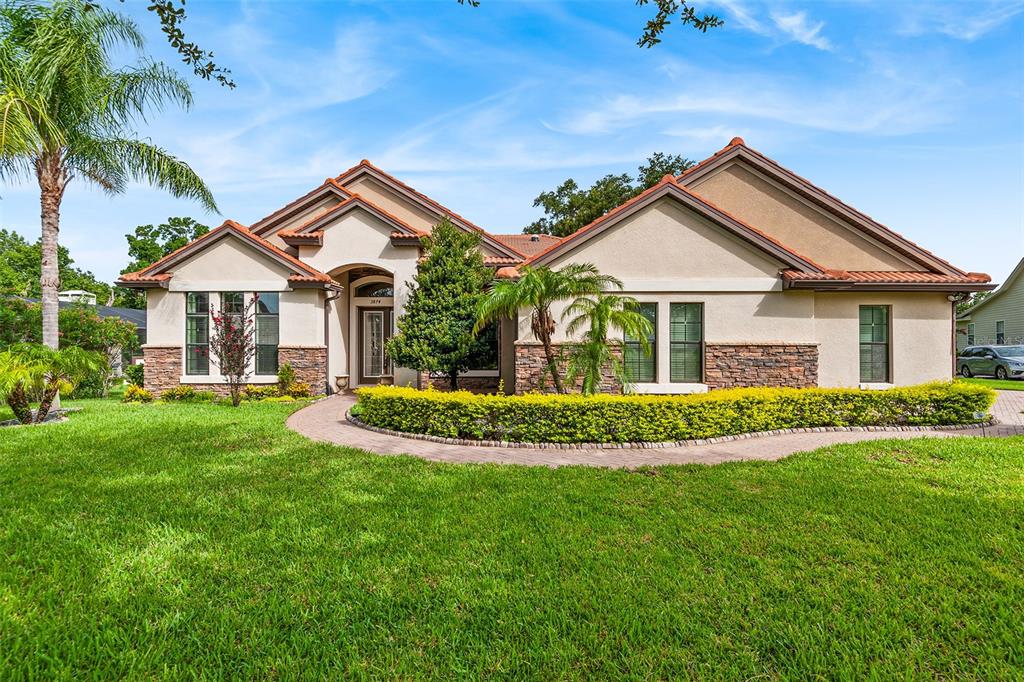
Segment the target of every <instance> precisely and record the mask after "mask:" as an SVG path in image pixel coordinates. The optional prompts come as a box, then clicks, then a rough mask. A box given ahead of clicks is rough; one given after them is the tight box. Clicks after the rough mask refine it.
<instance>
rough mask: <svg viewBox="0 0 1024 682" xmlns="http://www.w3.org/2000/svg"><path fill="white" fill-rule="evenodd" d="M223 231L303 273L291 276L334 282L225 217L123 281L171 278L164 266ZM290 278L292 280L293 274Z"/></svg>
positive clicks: (129, 274) (123, 276) (122, 276)
mask: <svg viewBox="0 0 1024 682" xmlns="http://www.w3.org/2000/svg"><path fill="white" fill-rule="evenodd" d="M224 232H231V233H232V234H235V235H238V236H239V237H242V238H243V239H248V240H249V241H251V242H253V243H254V244H256V245H258V246H260V247H261V248H263V249H265V250H267V251H270V252H272V253H273V254H274V255H275V256H277V257H278V258H280V259H281V260H283V261H285V262H287V263H288V264H289V265H290V266H292V267H293V268H294V269H295V270H296V271H297V272H299V273H301V274H299V275H293V276H292V277H296V278H299V281H317V282H323V283H325V284H326V283H333V282H334V280H333V279H332V278H331V276H330V275H327V274H325V273H323V272H320V271H319V270H317V269H316V268H314V267H311V266H309V265H307V264H306V263H304V262H302V261H301V260H299V259H298V258H296V257H295V256H293V255H291V254H290V253H288V252H287V251H285V250H283V249H281V248H279V247H277V246H275V245H274V244H272V243H270V242H268V241H267V240H266V239H264V238H263V237H260V236H258V235H255V234H253V233H252V232H251V231H249V229H248V228H247V227H245V226H244V225H240V224H239V223H236V222H235V221H233V220H225V221H224V222H223V223H222V224H221V225H220V226H218V227H216V228H214V229H212V230H210V231H209V232H207V233H206V234H204V235H203V236H201V237H199V238H198V239H195V240H193V241H192V242H190V243H188V244H186V245H185V246H182V247H181V248H180V249H176V250H174V251H172V252H171V253H169V254H167V255H166V256H164V257H163V258H161V259H160V260H158V261H157V262H155V263H153V264H152V265H150V266H148V267H146V268H143V269H142V270H139V271H137V272H129V273H125V274H124V275H121V277H120V280H121V281H125V282H162V281H166V280H168V279H170V278H171V277H172V275H173V272H161V269H162V268H163V267H164V266H165V265H166V264H168V263H169V262H170V261H173V260H174V259H175V258H177V257H178V256H180V255H182V254H183V253H186V252H188V251H198V250H200V249H201V245H202V244H204V243H206V242H208V241H212V240H214V238H215V237H218V236H220V235H222V234H223V233H224ZM289 279H291V277H290V278H289Z"/></svg>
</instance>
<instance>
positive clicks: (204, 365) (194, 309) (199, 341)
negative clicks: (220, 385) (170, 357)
mask: <svg viewBox="0 0 1024 682" xmlns="http://www.w3.org/2000/svg"><path fill="white" fill-rule="evenodd" d="M209 373H210V295H209V294H207V293H193V292H189V293H188V294H186V295H185V374H209Z"/></svg>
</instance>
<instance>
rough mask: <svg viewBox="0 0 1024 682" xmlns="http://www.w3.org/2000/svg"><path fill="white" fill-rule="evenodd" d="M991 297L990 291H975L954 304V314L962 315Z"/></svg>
mask: <svg viewBox="0 0 1024 682" xmlns="http://www.w3.org/2000/svg"><path fill="white" fill-rule="evenodd" d="M991 295H992V292H991V291H975V292H973V293H970V294H967V296H965V297H964V298H962V299H960V300H959V301H957V302H956V314H957V315H963V314H964V313H966V312H967V311H968V310H970V309H971V308H973V307H974V306H976V305H978V304H979V303H981V302H982V301H984V300H985V299H986V298H988V297H989V296H991Z"/></svg>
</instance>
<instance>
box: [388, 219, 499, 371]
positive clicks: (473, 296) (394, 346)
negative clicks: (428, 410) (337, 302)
mask: <svg viewBox="0 0 1024 682" xmlns="http://www.w3.org/2000/svg"><path fill="white" fill-rule="evenodd" d="M479 241H480V237H479V236H477V235H475V234H469V233H467V232H465V231H463V230H460V229H459V228H458V227H456V226H455V225H453V224H452V223H451V221H449V220H448V219H447V218H445V219H444V220H442V221H441V222H440V223H439V224H438V225H437V226H436V227H434V229H433V231H432V233H431V235H430V236H429V237H426V238H424V240H423V246H424V249H425V250H426V254H425V255H426V257H425V258H424V260H423V262H422V263H420V266H419V268H418V270H417V272H416V278H415V280H414V281H412V282H409V283H408V286H409V290H410V294H409V301H408V302H407V303H406V305H405V313H404V315H402V317H401V319H399V320H398V334H397V335H396V336H395V337H394V338H392V339H391V340H390V341H389V342H388V354H389V355H390V356H391V359H392V360H393V361H394V362H396V363H397V364H399V365H401V366H403V367H409V368H411V369H415V370H417V371H420V372H436V373H442V374H444V375H446V376H447V377H448V380H449V383H450V386H451V388H453V389H455V388H457V387H458V375H459V372H462V371H464V370H467V369H472V368H473V365H474V364H477V363H479V362H485V363H486V362H487V358H488V355H489V354H492V355H493V351H494V346H493V344H494V343H495V337H494V336H493V334H490V333H487V334H479V335H474V334H473V326H474V325H475V324H476V309H477V306H478V305H479V303H480V300H481V299H482V298H483V295H484V287H486V286H487V284H488V283H489V282H490V281H491V278H492V275H491V271H490V269H489V268H488V267H487V266H485V265H484V260H483V255H481V253H480V250H479V249H478V248H477V246H478V244H479Z"/></svg>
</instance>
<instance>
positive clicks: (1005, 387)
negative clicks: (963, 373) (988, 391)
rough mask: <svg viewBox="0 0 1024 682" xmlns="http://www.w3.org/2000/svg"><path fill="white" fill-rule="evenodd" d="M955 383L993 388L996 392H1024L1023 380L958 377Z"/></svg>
mask: <svg viewBox="0 0 1024 682" xmlns="http://www.w3.org/2000/svg"><path fill="white" fill-rule="evenodd" d="M957 381H963V382H965V383H968V384H977V385H978V386H985V387H987V388H994V389H996V390H998V391H1024V380H1021V379H982V378H980V377H972V378H970V379H968V378H966V377H959V378H958V379H957Z"/></svg>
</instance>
